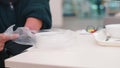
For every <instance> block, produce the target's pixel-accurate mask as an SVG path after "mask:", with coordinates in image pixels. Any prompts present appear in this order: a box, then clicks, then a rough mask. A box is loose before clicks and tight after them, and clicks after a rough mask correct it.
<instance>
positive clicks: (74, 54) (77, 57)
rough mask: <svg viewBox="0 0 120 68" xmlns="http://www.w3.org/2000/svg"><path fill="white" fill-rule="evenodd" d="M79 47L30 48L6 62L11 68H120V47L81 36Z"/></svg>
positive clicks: (90, 36)
mask: <svg viewBox="0 0 120 68" xmlns="http://www.w3.org/2000/svg"><path fill="white" fill-rule="evenodd" d="M78 42H79V43H77V45H76V44H75V45H73V46H69V47H67V48H63V49H55V50H54V49H51V50H49V49H48V50H47V49H46V50H42V49H37V48H30V49H28V51H27V52H24V53H21V54H19V55H17V56H14V57H11V58H9V59H7V60H6V61H5V65H6V67H10V68H120V47H105V46H100V45H98V44H97V43H96V42H95V40H94V37H93V36H92V35H80V36H79V40H78Z"/></svg>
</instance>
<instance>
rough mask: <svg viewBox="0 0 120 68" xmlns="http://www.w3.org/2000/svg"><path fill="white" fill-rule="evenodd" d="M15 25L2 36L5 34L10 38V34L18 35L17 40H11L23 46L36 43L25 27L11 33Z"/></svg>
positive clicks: (33, 36)
mask: <svg viewBox="0 0 120 68" xmlns="http://www.w3.org/2000/svg"><path fill="white" fill-rule="evenodd" d="M14 26H15V25H12V26H10V27H9V28H8V29H7V30H6V31H5V33H4V34H7V35H9V36H11V35H12V34H19V38H17V39H15V40H13V41H14V42H16V43H18V44H23V45H34V44H35V43H36V41H35V35H34V34H33V33H32V32H31V31H30V30H29V29H28V28H26V27H18V28H17V29H16V30H15V31H13V27H14Z"/></svg>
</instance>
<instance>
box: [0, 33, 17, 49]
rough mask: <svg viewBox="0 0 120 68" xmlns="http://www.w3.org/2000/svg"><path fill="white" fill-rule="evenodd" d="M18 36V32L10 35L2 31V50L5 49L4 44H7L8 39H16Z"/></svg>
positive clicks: (0, 36) (0, 47) (0, 45)
mask: <svg viewBox="0 0 120 68" xmlns="http://www.w3.org/2000/svg"><path fill="white" fill-rule="evenodd" d="M18 37H19V35H18V34H12V35H11V36H9V35H6V34H4V33H1V34H0V51H2V50H3V49H4V45H5V42H6V41H8V40H13V39H16V38H18Z"/></svg>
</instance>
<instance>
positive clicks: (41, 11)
mask: <svg viewBox="0 0 120 68" xmlns="http://www.w3.org/2000/svg"><path fill="white" fill-rule="evenodd" d="M27 2H28V3H27V5H26V6H25V8H24V10H23V16H24V17H25V18H26V19H27V18H28V17H34V18H38V19H40V20H42V21H43V25H42V28H41V29H49V28H51V26H52V23H51V22H52V19H51V12H50V6H49V0H29V1H27Z"/></svg>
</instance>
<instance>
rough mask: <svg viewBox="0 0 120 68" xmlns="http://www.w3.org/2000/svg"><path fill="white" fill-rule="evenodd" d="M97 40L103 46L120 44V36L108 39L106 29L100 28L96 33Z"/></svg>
mask: <svg viewBox="0 0 120 68" xmlns="http://www.w3.org/2000/svg"><path fill="white" fill-rule="evenodd" d="M93 35H94V38H95V41H96V42H97V43H98V44H99V45H103V46H120V39H119V38H112V37H111V38H110V39H109V40H107V41H106V39H107V35H106V32H105V29H101V30H98V31H97V32H95V33H94V34H93Z"/></svg>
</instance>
